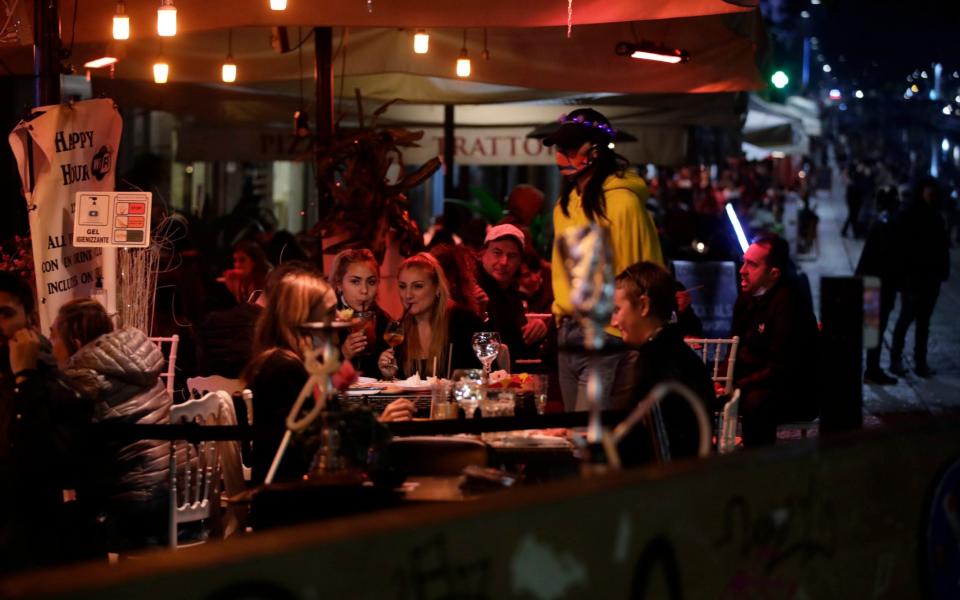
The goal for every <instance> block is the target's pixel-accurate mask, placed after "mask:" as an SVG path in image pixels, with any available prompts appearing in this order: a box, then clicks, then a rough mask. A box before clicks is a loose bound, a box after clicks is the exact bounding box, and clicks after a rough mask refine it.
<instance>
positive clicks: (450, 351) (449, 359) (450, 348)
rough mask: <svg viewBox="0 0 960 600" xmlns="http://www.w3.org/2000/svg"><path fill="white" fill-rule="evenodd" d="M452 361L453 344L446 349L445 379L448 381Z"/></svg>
mask: <svg viewBox="0 0 960 600" xmlns="http://www.w3.org/2000/svg"><path fill="white" fill-rule="evenodd" d="M451 360H453V342H450V345H449V346H448V347H447V379H450V361H451Z"/></svg>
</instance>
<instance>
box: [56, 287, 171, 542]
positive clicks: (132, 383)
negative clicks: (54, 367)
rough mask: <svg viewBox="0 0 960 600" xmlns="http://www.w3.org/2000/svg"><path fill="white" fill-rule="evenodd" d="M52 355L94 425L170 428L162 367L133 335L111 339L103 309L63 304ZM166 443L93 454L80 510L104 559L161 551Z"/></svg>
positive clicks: (120, 445) (158, 356)
mask: <svg viewBox="0 0 960 600" xmlns="http://www.w3.org/2000/svg"><path fill="white" fill-rule="evenodd" d="M50 337H51V342H52V343H53V355H54V356H55V357H56V359H57V363H58V365H59V366H60V368H61V369H62V370H63V372H64V373H65V375H66V376H67V378H68V380H69V381H70V384H71V385H72V386H73V387H74V388H75V389H76V390H77V391H78V392H80V393H81V394H82V395H84V396H85V397H87V398H90V399H91V400H92V402H93V422H95V423H97V422H101V423H129V424H163V423H169V422H170V405H171V398H170V396H169V394H167V391H166V388H165V386H164V384H163V382H162V381H161V380H160V377H159V375H160V373H161V371H162V370H163V368H164V363H165V361H166V359H165V358H164V356H163V354H162V353H161V352H160V349H159V348H158V347H157V346H156V345H155V344H154V343H153V342H151V341H150V340H149V339H148V338H147V336H146V334H145V333H143V332H142V331H140V330H139V329H134V328H129V327H128V328H124V329H120V330H117V331H114V329H113V323H112V322H111V321H110V318H109V317H108V316H107V313H106V311H105V310H104V308H103V306H101V305H100V304H99V303H97V302H96V301H94V300H89V299H78V300H72V301H70V302H68V303H66V304H64V305H63V306H62V307H61V308H60V312H59V313H58V315H57V318H56V320H55V321H54V323H53V326H52V327H51V336H50ZM169 447H170V446H169V443H168V442H164V441H161V440H136V441H132V442H130V441H113V440H104V441H103V442H102V443H101V444H99V445H98V446H97V447H96V448H95V449H93V450H92V453H93V456H91V459H90V460H91V461H92V463H93V464H94V465H96V468H94V469H93V470H92V472H91V481H90V482H89V488H88V497H87V498H86V499H85V500H84V503H85V504H86V505H87V506H88V507H90V508H91V509H92V510H93V511H94V512H95V513H96V515H97V521H98V522H99V523H101V524H102V525H103V527H104V531H103V535H104V536H105V539H104V542H105V543H106V544H107V549H108V550H111V551H124V550H129V549H133V548H138V547H143V546H147V545H159V544H163V543H165V539H164V537H165V531H166V525H167V502H168V493H167V492H168V489H169V486H168V472H169V471H168V469H169V467H168V465H169Z"/></svg>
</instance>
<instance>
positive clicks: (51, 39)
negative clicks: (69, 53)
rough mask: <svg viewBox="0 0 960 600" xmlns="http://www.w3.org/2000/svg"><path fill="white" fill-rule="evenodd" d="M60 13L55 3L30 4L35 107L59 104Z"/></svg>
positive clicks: (45, 0) (46, 0)
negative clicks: (31, 11) (31, 8)
mask: <svg viewBox="0 0 960 600" xmlns="http://www.w3.org/2000/svg"><path fill="white" fill-rule="evenodd" d="M59 21H60V11H59V4H58V0H36V1H35V2H34V3H33V74H34V77H35V81H36V83H35V85H34V101H35V102H36V106H46V105H49V104H59V102H60V56H59V53H60V24H59Z"/></svg>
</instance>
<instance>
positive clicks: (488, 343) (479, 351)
mask: <svg viewBox="0 0 960 600" xmlns="http://www.w3.org/2000/svg"><path fill="white" fill-rule="evenodd" d="M473 351H474V353H475V354H476V355H477V358H479V359H480V362H481V363H483V380H484V381H489V378H490V366H491V365H493V361H494V360H496V358H497V354H499V353H500V334H499V333H497V332H496V331H481V332H478V333H475V334H473Z"/></svg>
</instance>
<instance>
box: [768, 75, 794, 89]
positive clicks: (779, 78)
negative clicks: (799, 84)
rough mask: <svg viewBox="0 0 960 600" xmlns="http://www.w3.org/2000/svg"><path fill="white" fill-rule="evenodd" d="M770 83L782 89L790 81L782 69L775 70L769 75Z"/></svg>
mask: <svg viewBox="0 0 960 600" xmlns="http://www.w3.org/2000/svg"><path fill="white" fill-rule="evenodd" d="M770 83H772V84H773V86H774V87H775V88H777V89H778V90H782V89H783V88H785V87H787V84H788V83H790V78H789V77H787V74H786V73H784V72H783V71H777V72H776V73H774V74H773V75H771V76H770Z"/></svg>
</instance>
